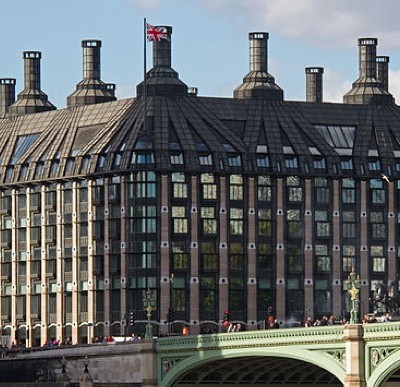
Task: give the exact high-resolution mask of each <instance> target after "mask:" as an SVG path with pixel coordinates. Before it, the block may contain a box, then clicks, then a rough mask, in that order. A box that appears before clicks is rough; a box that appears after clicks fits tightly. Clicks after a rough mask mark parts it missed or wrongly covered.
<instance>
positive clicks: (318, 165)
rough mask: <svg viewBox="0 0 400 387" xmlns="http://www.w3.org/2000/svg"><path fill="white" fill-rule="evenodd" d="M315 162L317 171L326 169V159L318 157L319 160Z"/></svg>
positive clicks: (316, 159)
mask: <svg viewBox="0 0 400 387" xmlns="http://www.w3.org/2000/svg"><path fill="white" fill-rule="evenodd" d="M313 162H314V168H315V169H326V162H325V158H323V157H318V158H315V159H314V161H313Z"/></svg>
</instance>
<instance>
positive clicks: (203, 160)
mask: <svg viewBox="0 0 400 387" xmlns="http://www.w3.org/2000/svg"><path fill="white" fill-rule="evenodd" d="M199 163H200V165H214V162H213V157H212V155H211V154H207V155H201V156H199Z"/></svg>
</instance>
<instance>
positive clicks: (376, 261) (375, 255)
mask: <svg viewBox="0 0 400 387" xmlns="http://www.w3.org/2000/svg"><path fill="white" fill-rule="evenodd" d="M383 251H384V248H383V246H379V245H373V246H371V258H372V270H373V271H374V272H381V273H383V272H385V270H386V267H385V263H386V259H385V257H384V253H383Z"/></svg>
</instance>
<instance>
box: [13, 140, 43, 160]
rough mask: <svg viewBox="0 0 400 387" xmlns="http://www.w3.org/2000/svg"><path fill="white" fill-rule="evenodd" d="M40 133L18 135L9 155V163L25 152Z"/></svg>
mask: <svg viewBox="0 0 400 387" xmlns="http://www.w3.org/2000/svg"><path fill="white" fill-rule="evenodd" d="M39 135H40V133H33V134H27V135H25V136H18V138H17V142H16V144H15V147H14V152H13V155H12V157H11V162H10V164H11V165H14V164H16V163H17V162H18V160H19V159H20V158H21V157H22V156H23V155H24V154H25V153H26V151H27V150H28V149H29V147H30V146H31V145H32V144H33V143H34V142H35V141H36V139H37V138H38V137H39Z"/></svg>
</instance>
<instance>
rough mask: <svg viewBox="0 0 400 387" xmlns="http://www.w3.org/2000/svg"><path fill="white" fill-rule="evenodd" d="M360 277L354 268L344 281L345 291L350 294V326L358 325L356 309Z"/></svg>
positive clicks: (358, 298)
mask: <svg viewBox="0 0 400 387" xmlns="http://www.w3.org/2000/svg"><path fill="white" fill-rule="evenodd" d="M360 286H361V281H360V276H359V275H357V274H356V273H355V272H354V268H353V269H352V271H351V273H350V274H349V276H348V279H347V281H346V289H347V291H348V292H349V294H350V299H351V306H350V308H349V309H350V324H357V323H359V316H358V307H359V302H360Z"/></svg>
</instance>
